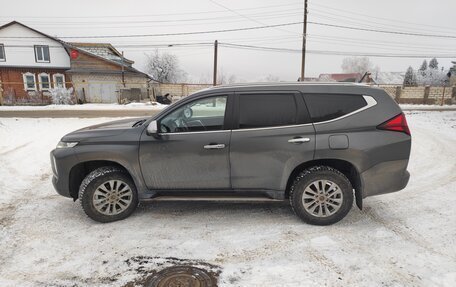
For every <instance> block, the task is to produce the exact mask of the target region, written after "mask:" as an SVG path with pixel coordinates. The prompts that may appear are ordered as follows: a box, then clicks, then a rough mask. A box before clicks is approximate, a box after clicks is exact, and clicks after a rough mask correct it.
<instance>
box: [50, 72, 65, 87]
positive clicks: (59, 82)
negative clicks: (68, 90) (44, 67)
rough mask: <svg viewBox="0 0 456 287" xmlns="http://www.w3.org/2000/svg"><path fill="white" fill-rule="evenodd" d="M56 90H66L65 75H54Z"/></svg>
mask: <svg viewBox="0 0 456 287" xmlns="http://www.w3.org/2000/svg"><path fill="white" fill-rule="evenodd" d="M52 77H53V78H54V88H65V75H63V74H54V76H52Z"/></svg>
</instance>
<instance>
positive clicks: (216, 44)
mask: <svg viewBox="0 0 456 287" xmlns="http://www.w3.org/2000/svg"><path fill="white" fill-rule="evenodd" d="M217 50H218V41H217V40H215V42H214V77H213V82H212V85H213V86H216V85H217Z"/></svg>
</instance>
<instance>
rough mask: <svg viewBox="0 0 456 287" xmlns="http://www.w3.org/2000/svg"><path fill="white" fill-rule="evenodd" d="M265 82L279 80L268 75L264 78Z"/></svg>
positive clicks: (274, 76)
mask: <svg viewBox="0 0 456 287" xmlns="http://www.w3.org/2000/svg"><path fill="white" fill-rule="evenodd" d="M264 80H265V81H266V82H279V81H280V78H279V77H278V76H276V75H272V74H269V75H267V76H266V78H264Z"/></svg>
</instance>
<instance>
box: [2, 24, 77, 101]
mask: <svg viewBox="0 0 456 287" xmlns="http://www.w3.org/2000/svg"><path fill="white" fill-rule="evenodd" d="M18 37H21V38H18ZM70 65H71V64H70V56H69V54H68V51H67V49H66V48H65V46H64V45H63V44H62V42H61V41H60V40H59V39H56V38H54V37H51V36H49V35H46V34H44V33H42V32H39V31H37V30H35V29H32V28H30V27H27V26H25V25H23V24H21V23H19V22H15V21H13V22H10V23H8V24H5V25H3V26H0V96H2V98H3V102H4V103H30V102H37V103H39V102H42V101H43V100H44V98H46V99H48V96H49V95H50V94H49V89H51V88H55V87H66V88H69V87H71V84H70V83H68V79H67V78H66V74H65V72H66V71H67V70H68V69H70Z"/></svg>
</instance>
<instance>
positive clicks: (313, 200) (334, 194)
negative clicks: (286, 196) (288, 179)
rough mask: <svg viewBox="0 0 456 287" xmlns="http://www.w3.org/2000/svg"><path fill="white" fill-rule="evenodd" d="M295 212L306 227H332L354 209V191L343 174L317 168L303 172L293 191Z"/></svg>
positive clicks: (291, 191) (330, 169)
mask: <svg viewBox="0 0 456 287" xmlns="http://www.w3.org/2000/svg"><path fill="white" fill-rule="evenodd" d="M290 203H291V206H292V208H293V210H294V212H295V213H296V214H297V215H298V216H299V217H300V218H301V219H302V220H303V221H304V222H306V223H309V224H313V225H330V224H333V223H336V222H338V221H340V220H341V219H342V218H344V217H345V216H346V215H347V214H348V212H349V211H350V209H351V207H352V205H353V187H352V185H351V183H350V181H349V180H348V179H347V177H346V176H345V175H344V174H343V173H341V172H340V171H338V170H336V169H334V168H331V167H327V166H316V167H312V168H309V169H306V170H304V171H303V172H301V173H300V174H299V175H298V176H297V177H296V179H295V181H294V183H293V185H292V187H291V190H290Z"/></svg>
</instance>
